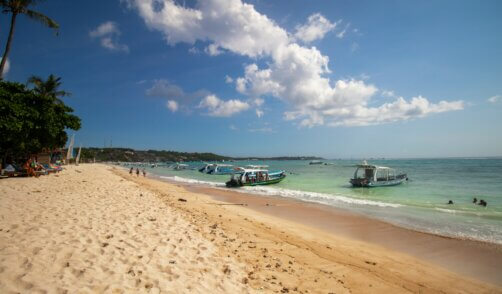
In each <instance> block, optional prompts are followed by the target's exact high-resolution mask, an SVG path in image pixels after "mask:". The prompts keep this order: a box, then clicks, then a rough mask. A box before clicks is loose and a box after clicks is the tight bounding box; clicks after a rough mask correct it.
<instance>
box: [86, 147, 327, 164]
mask: <svg viewBox="0 0 502 294" xmlns="http://www.w3.org/2000/svg"><path fill="white" fill-rule="evenodd" d="M81 158H82V160H83V161H94V159H96V161H98V162H100V161H123V162H181V161H223V160H225V161H229V160H255V159H257V160H297V159H305V160H312V159H321V158H319V157H312V156H310V157H302V156H298V157H288V156H281V157H260V158H258V157H230V156H222V155H218V154H214V153H197V152H194V153H189V152H177V151H166V150H134V149H131V148H82V153H81Z"/></svg>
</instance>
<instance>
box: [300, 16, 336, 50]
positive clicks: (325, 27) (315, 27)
mask: <svg viewBox="0 0 502 294" xmlns="http://www.w3.org/2000/svg"><path fill="white" fill-rule="evenodd" d="M336 25H337V23H336V22H335V23H331V22H330V21H329V20H327V19H326V18H325V17H324V16H322V15H321V14H320V13H315V14H312V15H311V16H309V18H308V20H307V23H306V24H304V25H299V26H296V28H295V29H296V32H295V35H294V36H295V37H296V38H297V39H299V40H301V41H303V42H305V43H310V42H312V41H314V40H318V39H322V38H324V35H325V34H326V33H328V32H329V31H332V30H334V29H335V27H336Z"/></svg>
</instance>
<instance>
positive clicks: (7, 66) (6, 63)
mask: <svg viewBox="0 0 502 294" xmlns="http://www.w3.org/2000/svg"><path fill="white" fill-rule="evenodd" d="M2 59H3V57H0V62H1V61H2ZM9 70H10V61H9V59H8V58H7V60H6V61H5V66H4V68H3V74H4V75H6V74H7V73H8V72H9Z"/></svg>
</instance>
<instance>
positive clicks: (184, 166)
mask: <svg viewBox="0 0 502 294" xmlns="http://www.w3.org/2000/svg"><path fill="white" fill-rule="evenodd" d="M187 168H188V164H183V163H176V164H175V165H174V166H173V169H174V170H184V169H187Z"/></svg>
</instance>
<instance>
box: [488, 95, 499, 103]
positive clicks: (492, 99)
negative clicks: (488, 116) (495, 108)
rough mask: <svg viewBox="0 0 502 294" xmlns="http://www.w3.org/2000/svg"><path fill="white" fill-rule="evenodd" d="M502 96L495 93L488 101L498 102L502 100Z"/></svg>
mask: <svg viewBox="0 0 502 294" xmlns="http://www.w3.org/2000/svg"><path fill="white" fill-rule="evenodd" d="M501 98H502V96H501V95H495V96H492V97H490V98H488V102H490V103H497V102H499V101H500V100H501Z"/></svg>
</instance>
